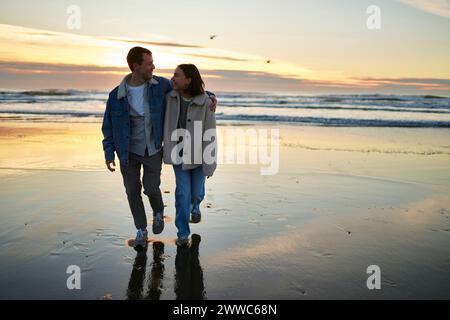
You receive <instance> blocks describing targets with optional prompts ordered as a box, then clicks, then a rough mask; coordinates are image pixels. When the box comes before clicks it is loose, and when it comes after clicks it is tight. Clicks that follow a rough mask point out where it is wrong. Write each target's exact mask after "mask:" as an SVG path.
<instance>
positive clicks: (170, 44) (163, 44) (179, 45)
mask: <svg viewBox="0 0 450 320" xmlns="http://www.w3.org/2000/svg"><path fill="white" fill-rule="evenodd" d="M105 39H106V40H112V41H119V42H125V43H141V44H145V45H150V46H160V47H174V48H203V47H201V46H197V45H193V44H182V43H176V42H156V41H145V40H133V39H118V38H105Z"/></svg>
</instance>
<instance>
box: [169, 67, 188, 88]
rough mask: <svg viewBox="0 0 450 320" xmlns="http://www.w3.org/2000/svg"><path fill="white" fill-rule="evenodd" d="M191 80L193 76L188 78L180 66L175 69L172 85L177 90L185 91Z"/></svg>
mask: <svg viewBox="0 0 450 320" xmlns="http://www.w3.org/2000/svg"><path fill="white" fill-rule="evenodd" d="M191 81H192V79H191V78H186V75H185V74H184V72H183V70H181V69H180V68H176V69H175V72H174V73H173V77H172V85H173V88H174V89H175V90H177V91H179V92H183V91H184V90H186V89H187V88H188V87H189V84H190V83H191Z"/></svg>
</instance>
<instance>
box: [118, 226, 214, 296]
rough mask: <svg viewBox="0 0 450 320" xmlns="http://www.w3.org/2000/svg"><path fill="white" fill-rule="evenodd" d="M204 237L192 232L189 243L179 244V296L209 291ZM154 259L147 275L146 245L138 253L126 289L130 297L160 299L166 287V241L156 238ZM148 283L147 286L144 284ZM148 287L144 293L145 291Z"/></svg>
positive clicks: (176, 291)
mask: <svg viewBox="0 0 450 320" xmlns="http://www.w3.org/2000/svg"><path fill="white" fill-rule="evenodd" d="M200 240H201V237H200V236H199V235H198V234H193V235H192V236H191V244H190V246H185V247H177V255H176V258H175V288H174V290H175V295H176V299H180V300H203V299H206V292H205V287H204V283H203V270H202V267H201V266H200V261H199V257H198V255H199V245H200ZM152 248H153V262H152V264H151V270H150V273H149V274H148V279H146V273H147V272H146V269H147V249H145V250H140V251H138V252H137V254H136V258H135V260H134V264H133V270H132V271H131V276H130V281H129V283H128V289H127V293H126V295H127V299H130V300H135V299H152V300H159V299H160V297H161V293H162V291H163V278H164V243H163V242H157V241H155V242H153V243H152ZM145 283H147V285H146V288H144V286H145ZM144 291H145V293H144Z"/></svg>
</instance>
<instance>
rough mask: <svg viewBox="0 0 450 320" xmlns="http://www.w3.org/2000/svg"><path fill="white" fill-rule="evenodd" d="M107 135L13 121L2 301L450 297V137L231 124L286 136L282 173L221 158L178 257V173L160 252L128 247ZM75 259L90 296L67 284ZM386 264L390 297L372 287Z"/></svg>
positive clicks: (5, 165) (155, 247) (7, 130)
mask: <svg viewBox="0 0 450 320" xmlns="http://www.w3.org/2000/svg"><path fill="white" fill-rule="evenodd" d="M219 108H220V107H219ZM100 128H101V122H99V121H92V122H76V121H73V122H66V121H62V122H57V121H53V122H50V121H45V120H42V119H40V120H39V121H25V120H20V119H19V120H11V119H6V118H4V119H3V120H2V121H0V177H1V180H2V183H1V186H0V199H1V202H2V205H1V209H0V210H1V217H2V223H1V225H0V257H1V264H0V288H1V290H0V299H146V298H147V299H176V298H188V299H189V298H191V299H194V298H195V299H432V298H433V299H436V298H437V299H448V298H449V297H450V282H449V281H448V279H449V277H450V197H449V194H450V130H449V129H448V128H428V127H424V128H408V127H403V128H399V127H349V126H304V125H298V124H290V123H275V122H272V123H268V122H254V123H246V122H227V121H222V122H219V130H226V129H235V128H239V129H243V130H247V129H255V130H270V129H275V130H279V166H278V171H277V172H276V173H275V174H273V175H262V174H261V171H260V169H261V166H260V165H258V164H248V163H245V164H229V163H223V164H219V166H218V169H217V171H216V173H215V174H214V176H213V177H212V178H210V179H208V180H207V182H206V197H205V199H204V201H203V203H202V208H201V209H202V215H203V216H202V222H201V223H200V224H195V225H191V232H192V233H193V234H195V237H194V239H193V240H194V241H193V242H195V245H193V246H192V247H191V248H190V249H188V250H180V249H178V250H177V247H176V246H175V238H176V228H175V225H174V215H175V207H174V190H175V183H174V182H175V179H174V174H173V170H172V168H171V167H170V166H168V165H163V172H162V177H161V180H162V183H161V190H162V192H163V200H164V203H165V205H166V208H165V216H166V227H165V230H164V232H163V233H162V234H160V235H156V236H155V235H151V238H152V243H151V244H150V245H149V248H148V250H147V253H146V254H142V253H141V254H138V253H137V252H136V251H134V249H133V248H131V247H129V246H128V244H127V242H128V241H129V239H132V238H134V236H135V229H134V225H133V220H132V216H131V213H130V210H129V207H128V202H127V200H126V194H125V188H124V186H123V181H122V177H121V175H120V171H119V170H116V172H114V173H111V172H109V171H108V170H107V169H106V167H105V165H104V157H103V151H102V145H101V140H102V135H101V130H100ZM233 144H234V142H232V141H226V142H225V143H224V145H223V149H224V150H226V149H227V148H230V147H233ZM116 164H117V165H118V164H119V161H118V159H116ZM117 169H118V167H117ZM144 203H145V206H146V211H147V212H148V213H150V212H151V208H150V205H149V202H148V199H146V198H144ZM70 265H76V266H79V267H80V268H81V289H80V290H69V289H68V288H67V286H66V281H67V278H68V277H69V275H70V274H68V273H66V271H67V268H68V267H69V266H70ZM372 265H376V266H379V268H380V270H381V289H380V290H369V289H368V287H367V285H366V283H367V279H368V277H369V276H370V274H368V273H367V268H368V267H369V266H372Z"/></svg>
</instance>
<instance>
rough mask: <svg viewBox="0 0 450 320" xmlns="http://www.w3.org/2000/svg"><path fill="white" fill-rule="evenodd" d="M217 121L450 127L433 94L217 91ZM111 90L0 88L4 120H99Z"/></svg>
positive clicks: (449, 115) (448, 104)
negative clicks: (25, 89) (311, 94)
mask: <svg viewBox="0 0 450 320" xmlns="http://www.w3.org/2000/svg"><path fill="white" fill-rule="evenodd" d="M216 94H217V97H218V101H219V103H218V108H217V112H216V116H217V120H218V122H219V123H220V122H222V121H223V122H243V123H257V122H265V123H267V122H269V123H270V122H271V123H290V124H299V125H312V126H347V127H424V128H433V127H441V128H449V127H450V98H449V97H441V96H434V95H433V96H432V95H381V94H371V95H317V96H307V95H296V94H289V95H286V94H274V93H267V94H264V93H230V92H216ZM107 98H108V92H102V91H78V90H37V91H23V90H1V89H0V119H3V120H26V121H51V122H52V121H55V122H60V121H68V122H98V121H101V120H102V117H103V112H104V109H105V105H106V100H107Z"/></svg>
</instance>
